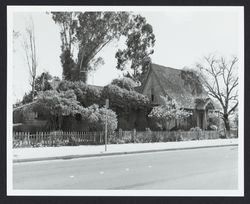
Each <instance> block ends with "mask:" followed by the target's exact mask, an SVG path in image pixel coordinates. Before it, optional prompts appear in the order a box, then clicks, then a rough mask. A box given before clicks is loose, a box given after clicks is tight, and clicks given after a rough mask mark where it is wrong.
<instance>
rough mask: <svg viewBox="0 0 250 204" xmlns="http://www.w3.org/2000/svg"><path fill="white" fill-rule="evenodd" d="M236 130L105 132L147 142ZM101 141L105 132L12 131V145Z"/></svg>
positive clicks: (114, 139)
mask: <svg viewBox="0 0 250 204" xmlns="http://www.w3.org/2000/svg"><path fill="white" fill-rule="evenodd" d="M236 137H238V131H230V132H224V133H221V132H220V131H200V132H194V131H135V130H133V131H123V130H119V131H117V132H115V133H113V134H109V135H108V143H114V144H119V143H148V142H171V141H190V140H203V139H218V138H236ZM90 144H93V145H98V144H104V132H102V131H101V132H63V131H54V132H37V133H35V134H31V133H29V132H13V147H14V148H19V147H40V146H45V147H46V146H47V147H50V146H67V145H90Z"/></svg>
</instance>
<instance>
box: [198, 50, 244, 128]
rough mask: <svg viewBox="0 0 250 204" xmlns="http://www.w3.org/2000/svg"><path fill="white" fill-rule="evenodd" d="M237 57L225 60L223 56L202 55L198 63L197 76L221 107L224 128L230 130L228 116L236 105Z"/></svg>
mask: <svg viewBox="0 0 250 204" xmlns="http://www.w3.org/2000/svg"><path fill="white" fill-rule="evenodd" d="M237 62H238V58H237V57H232V58H231V59H230V60H226V59H225V58H223V57H220V58H219V57H216V56H212V55H211V56H208V57H204V62H201V63H198V64H197V68H198V70H199V77H200V79H201V81H202V82H203V84H204V86H205V88H206V89H207V91H208V94H209V95H210V96H211V97H213V98H214V99H215V100H217V101H218V102H219V103H220V105H221V107H222V112H221V116H222V119H223V121H224V124H225V128H226V130H230V123H229V116H230V115H231V114H232V113H233V112H234V111H235V109H236V108H237V106H238V84H239V78H238V73H237V69H238V67H237Z"/></svg>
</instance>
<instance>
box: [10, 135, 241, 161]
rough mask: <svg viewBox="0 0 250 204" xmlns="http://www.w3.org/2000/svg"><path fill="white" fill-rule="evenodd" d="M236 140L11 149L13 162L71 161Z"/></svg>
mask: <svg viewBox="0 0 250 204" xmlns="http://www.w3.org/2000/svg"><path fill="white" fill-rule="evenodd" d="M236 145H238V139H216V140H199V141H182V142H165V143H164V142H160V143H139V144H138V143H136V144H109V145H108V146H107V151H106V152H105V149H104V145H82V146H62V147H37V148H17V149H13V162H28V161H43V160H55V159H73V158H81V157H94V156H108V155H119V154H132V153H143V152H156V151H170V150H181V149H195V148H208V147H219V146H236Z"/></svg>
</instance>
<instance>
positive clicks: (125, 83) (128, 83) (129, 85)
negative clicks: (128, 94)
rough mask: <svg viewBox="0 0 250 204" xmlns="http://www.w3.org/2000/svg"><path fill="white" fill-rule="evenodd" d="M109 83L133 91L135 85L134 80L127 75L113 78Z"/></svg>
mask: <svg viewBox="0 0 250 204" xmlns="http://www.w3.org/2000/svg"><path fill="white" fill-rule="evenodd" d="M111 84H113V85H116V86H119V87H120V88H122V89H126V90H128V91H134V90H135V89H134V88H135V87H136V86H137V84H136V82H135V81H134V80H133V79H131V78H128V77H123V78H121V79H114V80H113V81H112V82H111Z"/></svg>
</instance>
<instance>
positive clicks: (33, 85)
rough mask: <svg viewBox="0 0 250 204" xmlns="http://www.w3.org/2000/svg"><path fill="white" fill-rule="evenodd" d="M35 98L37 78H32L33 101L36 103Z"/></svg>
mask: <svg viewBox="0 0 250 204" xmlns="http://www.w3.org/2000/svg"><path fill="white" fill-rule="evenodd" d="M34 98H35V77H34V76H32V101H34Z"/></svg>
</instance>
